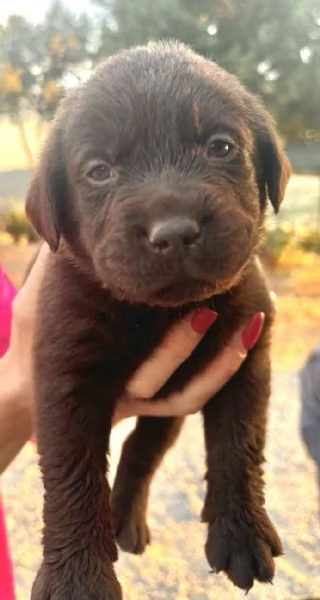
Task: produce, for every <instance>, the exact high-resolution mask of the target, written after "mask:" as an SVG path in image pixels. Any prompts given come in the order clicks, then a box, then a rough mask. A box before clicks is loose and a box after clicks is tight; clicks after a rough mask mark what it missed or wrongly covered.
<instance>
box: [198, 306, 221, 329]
mask: <svg viewBox="0 0 320 600" xmlns="http://www.w3.org/2000/svg"><path fill="white" fill-rule="evenodd" d="M217 316H218V313H216V312H215V311H214V310H210V308H201V309H200V310H197V312H195V313H194V315H193V317H192V319H191V327H192V329H193V331H195V332H196V333H205V332H206V331H208V329H209V327H211V325H213V323H214V322H215V320H216V318H217Z"/></svg>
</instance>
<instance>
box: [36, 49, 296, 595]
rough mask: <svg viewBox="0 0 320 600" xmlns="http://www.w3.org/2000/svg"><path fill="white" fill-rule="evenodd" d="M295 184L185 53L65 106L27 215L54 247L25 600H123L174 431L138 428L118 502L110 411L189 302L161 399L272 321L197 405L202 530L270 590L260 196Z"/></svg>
mask: <svg viewBox="0 0 320 600" xmlns="http://www.w3.org/2000/svg"><path fill="white" fill-rule="evenodd" d="M288 177H289V166H288V162H287V160H286V158H285V156H284V154H283V152H282V151H281V149H280V146H279V142H278V139H277V136H276V133H275V131H274V127H273V123H272V121H271V120H270V118H269V116H268V115H267V114H266V112H265V111H264V109H263V108H262V106H261V104H260V103H259V101H258V100H257V99H256V98H254V97H253V96H252V95H251V94H249V93H248V92H247V91H246V90H245V89H244V88H243V87H242V86H241V85H240V83H239V82H238V81H237V79H236V78H235V77H233V76H231V75H229V74H228V73H226V72H225V71H224V70H222V69H221V68H219V67H218V66H217V65H215V64H213V63H212V62H210V61H208V60H205V59H204V58H201V57H200V56H198V55H196V54H194V53H193V52H192V51H191V50H189V49H188V48H186V47H185V46H182V45H179V44H173V43H172V44H171V43H163V44H161V43H160V44H154V43H152V44H149V45H148V46H146V47H138V48H135V49H132V50H129V51H124V52H121V53H120V54H118V55H117V56H114V57H112V58H110V59H109V60H107V61H106V62H104V63H102V65H101V66H100V67H99V68H98V69H97V70H96V71H95V73H94V74H93V75H92V77H91V78H90V79H89V81H87V82H86V83H84V84H82V85H80V87H78V88H77V90H76V91H74V92H73V93H71V95H70V96H69V97H68V98H67V99H66V100H65V101H64V102H63V103H62V106H61V108H60V110H59V112H58V114H57V117H56V119H55V122H54V124H53V127H52V131H51V134H50V136H49V139H48V142H47V145H46V147H45V149H44V152H43V154H42V157H41V160H40V164H39V168H38V170H37V172H36V174H35V177H34V180H33V182H32V184H31V187H30V190H29V192H28V195H27V205H26V206H27V214H28V216H29V218H30V220H31V222H32V223H33V225H34V227H35V229H36V230H37V232H38V233H39V234H40V236H42V237H43V238H44V239H45V240H46V241H47V242H48V243H49V244H50V247H51V249H52V254H51V255H50V258H49V260H48V265H47V271H46V277H45V280H44V281H43V285H42V289H41V293H40V298H39V313H38V328H37V335H36V344H35V365H36V367H35V369H36V371H35V372H36V376H35V377H36V381H35V385H36V393H37V435H38V447H39V453H40V464H41V469H42V475H43V482H44V488H45V498H44V534H43V546H44V558H43V563H42V566H41V568H40V570H39V573H38V575H37V578H36V581H35V583H34V586H33V590H32V600H119V599H120V598H122V593H121V588H120V586H119V584H118V582H117V579H116V577H115V573H114V569H113V562H114V561H115V560H116V558H117V550H116V543H115V541H117V542H118V544H119V545H120V547H121V548H123V549H124V550H126V551H129V552H134V553H141V552H143V550H144V548H145V546H146V544H147V543H148V542H149V532H148V528H147V524H146V510H147V504H148V494H149V487H150V483H151V481H152V477H153V475H154V473H155V470H156V468H157V467H158V465H159V463H160V461H161V459H162V458H163V456H164V454H165V452H166V451H167V449H168V448H169V446H170V445H171V444H172V443H173V442H174V441H175V439H176V438H177V436H178V434H179V432H180V429H181V426H182V419H180V418H163V419H160V418H140V419H139V420H138V422H137V426H136V429H135V430H134V432H133V433H132V434H131V435H130V436H129V438H128V439H127V441H126V442H125V444H124V448H123V452H122V457H121V460H120V465H119V468H118V473H117V477H116V481H115V486H114V489H113V492H112V495H111V494H110V488H109V485H108V481H107V478H106V472H107V458H106V456H107V453H108V446H109V436H110V428H111V420H112V415H113V412H114V409H115V406H116V403H117V400H118V399H119V398H120V397H121V395H122V394H123V392H124V389H125V386H126V383H127V382H128V380H129V378H130V377H131V376H132V374H133V373H134V371H135V370H136V369H137V367H138V366H139V365H140V364H141V363H142V362H143V361H144V360H145V359H146V358H147V357H148V355H149V354H150V353H151V352H152V350H153V349H154V348H155V346H156V345H157V344H159V342H160V340H161V339H162V338H163V336H164V334H165V333H166V332H167V330H168V328H169V327H171V326H172V325H173V323H174V322H176V321H177V320H178V319H181V318H183V317H184V316H185V315H186V314H188V311H190V310H192V309H194V308H195V305H197V306H208V307H214V308H215V310H216V311H218V313H219V317H218V320H217V321H216V324H215V325H214V327H213V328H212V329H211V330H210V331H209V332H208V333H207V334H206V336H205V338H204V339H203V341H202V342H201V343H200V345H199V347H198V348H197V349H196V350H195V351H194V353H193V354H192V356H191V358H190V359H189V360H188V361H187V362H186V363H185V364H183V365H182V366H181V367H180V368H179V370H178V371H177V372H176V373H175V374H174V375H173V376H172V377H171V379H170V380H169V381H168V383H167V384H166V385H165V386H164V387H163V389H161V391H160V395H161V397H165V396H166V395H168V394H170V393H171V392H172V391H174V390H181V389H182V388H183V387H184V386H185V385H186V383H187V382H188V381H189V380H190V378H191V377H192V376H193V375H194V374H195V373H196V372H198V371H199V370H200V369H202V368H203V367H204V366H205V364H206V363H207V362H208V361H209V360H210V359H212V357H213V355H215V354H216V353H217V352H218V351H219V349H221V348H222V346H223V345H224V344H226V342H227V341H228V339H229V338H230V336H231V335H232V333H233V332H234V331H235V330H236V328H238V327H239V326H240V325H241V324H242V323H244V322H245V320H246V319H248V318H249V317H250V316H252V315H253V314H254V313H255V312H257V311H264V313H265V315H266V322H265V327H264V331H263V334H262V336H261V337H260V340H259V342H258V344H257V345H256V346H255V348H254V349H252V350H251V351H250V352H249V354H248V357H247V359H246V360H245V362H244V364H243V366H242V367H241V368H240V370H239V372H238V373H237V374H236V375H235V376H233V377H232V378H231V380H230V381H229V383H228V384H227V385H226V386H225V387H224V388H223V389H222V390H221V392H220V393H218V394H217V395H216V396H215V397H214V398H213V399H212V400H211V401H209V402H208V403H207V405H206V406H205V407H204V409H203V418H204V436H205V445H206V456H207V474H206V480H207V494H206V500H205V505H204V509H203V515H202V517H203V520H204V521H205V522H206V523H208V539H207V543H206V555H207V559H208V561H209V564H210V566H211V568H212V569H213V570H214V571H216V572H219V571H224V572H225V573H226V574H227V575H228V577H229V578H230V579H231V581H233V583H234V584H235V585H237V586H239V587H240V588H243V589H245V590H248V589H249V588H251V586H252V585H253V583H254V580H255V579H256V580H258V581H262V582H268V581H270V580H271V579H272V577H273V575H274V562H273V557H275V556H278V555H279V554H281V552H282V548H281V542H280V540H279V538H278V535H277V533H276V531H275V529H274V527H273V525H272V523H271V522H270V520H269V518H268V515H267V513H266V511H265V507H264V492H263V472H262V464H263V461H264V456H263V451H264V443H265V429H266V418H267V407H268V398H269V394H270V357H269V354H270V352H269V346H270V327H271V323H272V318H273V308H272V304H271V301H270V297H269V293H268V291H267V287H266V284H265V281H264V278H263V275H262V273H261V270H260V268H259V266H258V263H257V259H256V253H257V249H258V244H259V240H260V237H261V231H262V225H263V220H264V214H265V210H266V205H267V200H268V199H269V200H270V202H271V204H272V206H273V208H274V210H275V211H278V208H279V205H280V202H281V200H282V198H283V195H284V190H285V186H286V183H287V180H288ZM40 307H41V308H40ZM154 401H156V398H155V400H154ZM110 495H111V497H110Z"/></svg>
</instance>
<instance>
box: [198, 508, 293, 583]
mask: <svg viewBox="0 0 320 600" xmlns="http://www.w3.org/2000/svg"><path fill="white" fill-rule="evenodd" d="M205 550H206V556H207V559H208V562H209V564H210V566H211V568H212V570H213V571H214V572H216V573H219V572H220V571H224V572H225V573H226V574H227V576H228V577H229V579H230V580H231V581H232V582H233V583H234V585H236V586H237V587H239V588H241V589H244V590H247V591H249V590H250V588H252V586H253V584H254V580H255V579H256V580H258V581H261V582H265V583H271V581H272V579H273V576H274V568H275V567H274V560H273V557H274V556H279V555H280V554H282V544H281V540H280V538H279V536H278V534H277V532H276V530H275V528H274V527H273V525H272V523H271V521H270V519H269V517H268V515H267V514H266V513H265V512H264V511H261V512H259V513H258V514H249V513H247V512H245V511H244V512H243V513H242V512H240V513H238V514H237V515H227V514H226V515H223V516H221V517H217V518H216V519H215V520H214V521H213V522H212V523H210V525H209V532H208V539H207V543H206V547H205Z"/></svg>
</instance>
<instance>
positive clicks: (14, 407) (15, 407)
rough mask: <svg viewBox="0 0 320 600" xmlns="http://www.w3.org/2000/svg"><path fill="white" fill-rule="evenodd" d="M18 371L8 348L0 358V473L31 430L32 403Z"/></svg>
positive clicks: (29, 434) (28, 436)
mask: <svg viewBox="0 0 320 600" xmlns="http://www.w3.org/2000/svg"><path fill="white" fill-rule="evenodd" d="M29 388H30V386H26V385H25V384H24V380H23V377H22V374H21V373H20V372H19V363H18V361H16V360H14V356H13V354H11V353H10V351H8V352H7V353H6V354H5V355H4V356H3V357H2V358H1V359H0V473H1V472H3V471H4V469H5V468H6V467H7V466H8V464H9V463H10V462H11V461H12V460H13V458H14V457H15V456H16V454H17V453H18V452H19V451H20V450H21V448H22V447H23V446H24V444H25V443H26V442H27V441H28V439H29V438H30V436H31V434H32V420H33V419H32V403H31V395H30V393H29V392H28V390H29Z"/></svg>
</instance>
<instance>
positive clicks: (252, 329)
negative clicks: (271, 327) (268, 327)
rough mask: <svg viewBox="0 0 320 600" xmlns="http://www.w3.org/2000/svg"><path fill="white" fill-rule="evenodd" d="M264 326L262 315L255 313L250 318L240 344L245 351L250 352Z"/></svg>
mask: <svg viewBox="0 0 320 600" xmlns="http://www.w3.org/2000/svg"><path fill="white" fill-rule="evenodd" d="M263 325H264V313H262V312H260V313H256V314H255V315H253V317H251V319H250V321H249V323H248V325H247V326H246V328H245V329H244V331H243V333H242V343H243V345H244V347H245V349H246V350H251V348H253V346H254V345H255V344H256V343H257V341H258V339H259V337H260V334H261V331H262V329H263Z"/></svg>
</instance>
